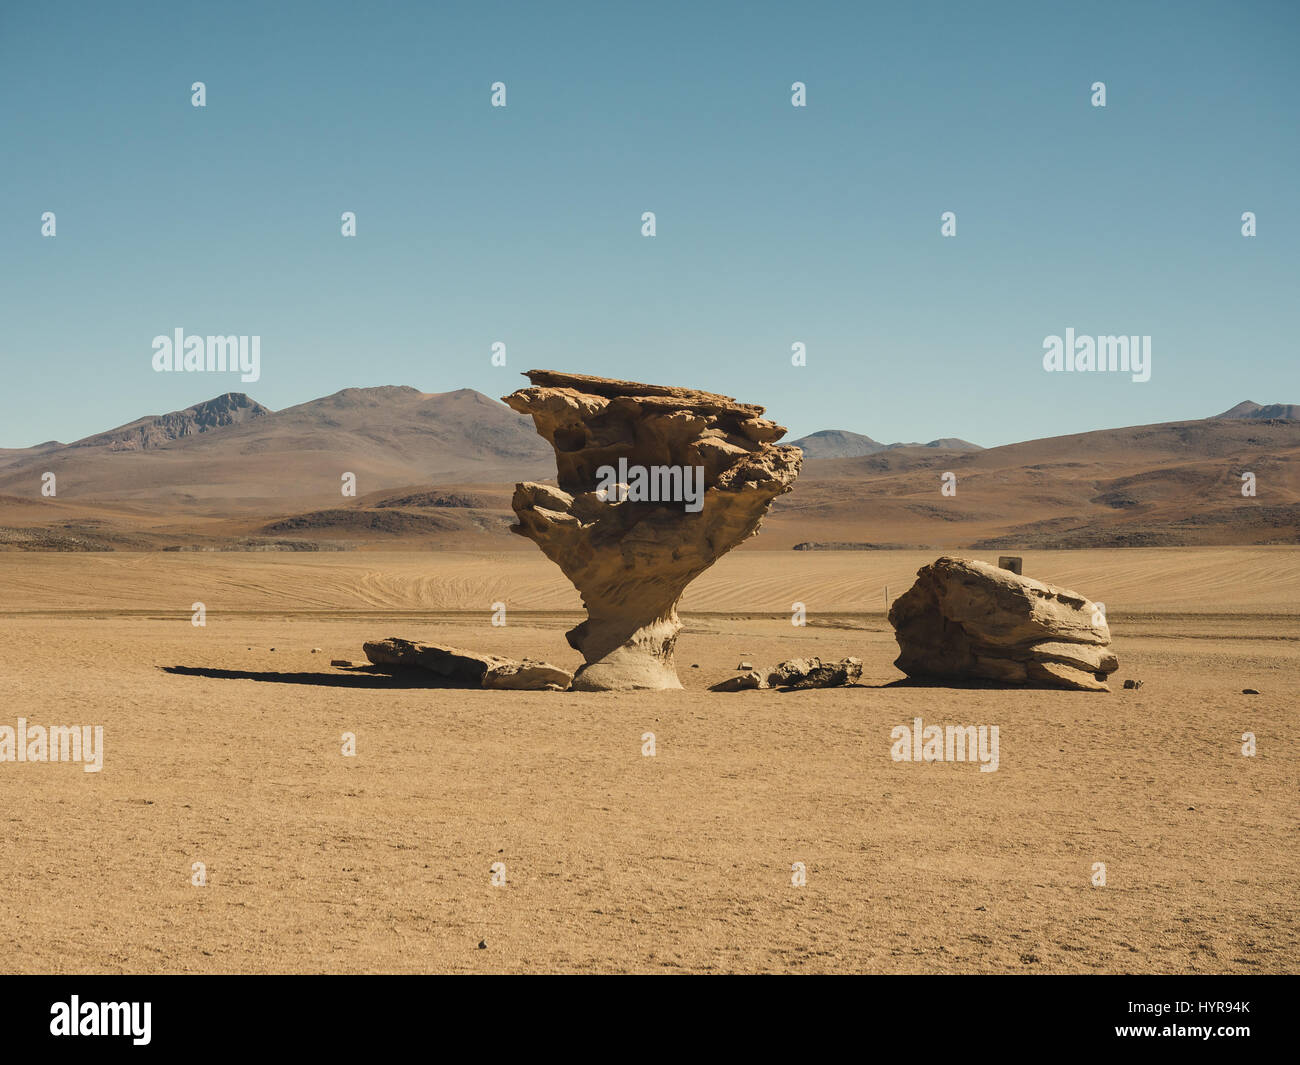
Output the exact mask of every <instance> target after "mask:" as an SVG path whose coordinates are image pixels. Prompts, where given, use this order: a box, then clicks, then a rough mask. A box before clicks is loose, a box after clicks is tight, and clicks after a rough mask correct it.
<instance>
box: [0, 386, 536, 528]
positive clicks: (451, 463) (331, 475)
mask: <svg viewBox="0 0 1300 1065" xmlns="http://www.w3.org/2000/svg"><path fill="white" fill-rule="evenodd" d="M46 471H49V472H52V473H54V474H55V475H56V477H57V483H58V497H57V498H58V499H59V501H61V502H70V501H73V500H76V499H81V500H91V499H93V500H95V501H96V502H100V503H107V502H131V503H137V504H139V505H142V506H149V507H158V508H160V509H162V510H165V511H173V512H175V511H188V512H191V513H207V514H212V515H221V516H231V515H237V514H249V513H261V514H266V513H268V512H270V513H275V512H277V511H278V512H280V513H284V512H285V510H284V508H289V507H300V508H302V509H307V508H308V507H312V508H319V507H320V506H321V505H333V504H334V503H335V502H343V501H344V500H345V499H346V498H347V497H344V496H342V494H341V485H342V477H343V474H345V473H351V474H354V475H355V477H356V483H357V492H358V494H367V493H371V492H375V491H378V490H382V489H395V488H402V487H409V486H411V485H426V486H427V485H429V484H453V483H462V482H476V481H477V482H489V483H494V484H495V483H499V482H502V481H506V480H514V479H516V478H533V479H539V478H545V477H548V476H554V473H555V463H554V456H553V453H552V451H551V449H550V447H549V445H547V443H546V442H545V441H544V440H542V439H541V437H539V436H538V435H537V434H536V432H535V431H534V429H533V424H532V420H531V419H530V418H526V417H524V416H523V415H520V414H516V413H515V412H514V411H512V410H511V409H510V408H509V407H507V406H506V405H505V404H503V403H500V402H498V401H497V400H495V399H489V398H488V397H487V396H484V395H482V394H481V393H479V392H475V391H474V390H473V389H468V388H463V389H459V390H457V391H455V392H441V393H424V392H420V391H419V390H418V389H415V388H410V387H407V386H398V385H391V386H382V387H379V388H347V389H344V390H343V391H341V392H336V393H334V394H333V395H329V396H324V397H322V398H320V399H314V400H311V401H309V402H307V403H300V404H298V405H297V406H293V407H288V408H286V409H284V410H280V411H271V410H269V409H268V408H266V407H264V406H262V405H261V404H260V403H257V402H256V401H255V400H252V399H250V398H249V397H248V396H245V395H243V394H242V393H228V394H226V395H224V396H218V397H216V398H215V399H211V400H208V401H207V402H205V403H198V404H195V406H193V407H189V408H187V409H186V410H183V411H176V412H173V413H172V414H163V415H151V416H149V417H145V418H140V419H138V420H137V421H134V422H131V423H129V424H127V425H123V426H119V427H118V428H116V429H111V430H109V431H107V432H104V433H99V434H96V435H94V436H89V437H86V438H85V439H84V440H78V441H77V442H76V443H74V444H69V445H61V446H56V447H49V446H46V445H43V446H42V447H39V448H28V449H25V450H10V451H7V452H4V453H3V454H0V493H6V494H11V495H15V496H29V497H32V496H34V497H36V498H39V497H40V477H41V475H42V474H43V473H44V472H46Z"/></svg>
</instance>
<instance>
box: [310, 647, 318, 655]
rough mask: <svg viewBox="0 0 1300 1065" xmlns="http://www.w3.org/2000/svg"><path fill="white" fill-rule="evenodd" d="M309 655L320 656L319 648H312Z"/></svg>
mask: <svg viewBox="0 0 1300 1065" xmlns="http://www.w3.org/2000/svg"><path fill="white" fill-rule="evenodd" d="M311 653H312V654H314V655H318V654H320V648H319V647H313V648H312V649H311Z"/></svg>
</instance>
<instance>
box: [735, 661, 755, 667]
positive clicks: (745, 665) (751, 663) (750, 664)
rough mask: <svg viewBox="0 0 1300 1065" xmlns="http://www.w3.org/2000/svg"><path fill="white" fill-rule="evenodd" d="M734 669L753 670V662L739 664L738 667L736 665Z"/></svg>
mask: <svg viewBox="0 0 1300 1065" xmlns="http://www.w3.org/2000/svg"><path fill="white" fill-rule="evenodd" d="M736 668H737V669H753V668H754V663H753V662H741V663H740V665H738V666H737V667H736Z"/></svg>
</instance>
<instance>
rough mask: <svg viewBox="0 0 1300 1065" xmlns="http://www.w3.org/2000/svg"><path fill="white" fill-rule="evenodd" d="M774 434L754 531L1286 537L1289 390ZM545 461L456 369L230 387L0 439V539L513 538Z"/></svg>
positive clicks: (550, 460) (1139, 538)
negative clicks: (1121, 420) (440, 374)
mask: <svg viewBox="0 0 1300 1065" xmlns="http://www.w3.org/2000/svg"><path fill="white" fill-rule="evenodd" d="M792 443H794V444H796V445H798V446H800V447H802V448H804V453H805V459H806V461H805V468H804V472H803V474H802V476H801V477H800V479H799V481H798V482H797V484H796V486H795V491H794V492H793V493H791V494H790V495H787V496H784V497H781V498H780V499H779V500H778V501H777V503H776V504H775V506H774V507H773V510H772V513H771V515H770V516H769V518H768V519H767V521H766V523H765V525H764V533H763V535H762V536H761V537H760V538H759V540H758V541H757V542H758V544H759V546H761V547H766V548H782V547H784V548H788V547H793V546H796V545H799V546H804V547H823V546H826V545H840V546H853V547H857V548H859V549H863V548H871V547H891V546H926V547H929V546H937V547H943V548H947V547H962V546H972V547H973V546H980V547H986V548H988V547H1007V548H1013V547H1016V546H1022V547H1030V546H1038V547H1046V546H1106V545H1111V546H1125V545H1139V544H1140V545H1147V544H1150V545H1153V546H1154V545H1163V544H1224V543H1296V542H1300V405H1296V404H1284V403H1273V404H1267V405H1261V404H1258V403H1254V402H1251V401H1245V402H1242V403H1239V404H1237V405H1236V406H1234V407H1232V408H1230V409H1229V410H1227V411H1224V412H1223V413H1222V414H1219V415H1215V416H1213V417H1211V418H1205V419H1197V420H1191V421H1186V422H1171V423H1164V424H1160V425H1152V426H1136V427H1129V428H1121V429H1103V430H1097V431H1094V432H1091V433H1082V434H1073V435H1070V436H1063V437H1052V438H1047V439H1043V440H1033V441H1027V442H1024V443H1019V444H1010V445H1005V446H1002V447H995V448H987V449H985V448H981V447H979V446H978V445H976V444H972V443H969V442H968V441H964V440H960V439H958V438H955V437H946V438H941V439H937V440H932V441H930V442H928V443H925V444H909V443H894V444H882V443H880V442H878V441H876V440H873V439H872V438H871V437H869V436H866V435H864V434H860V433H856V432H850V431H847V430H833V429H832V430H821V431H819V432H816V433H811V434H809V435H808V436H805V437H801V438H799V439H798V440H795V441H792ZM554 473H555V465H554V456H553V454H552V452H551V449H550V447H549V445H547V444H546V443H545V442H544V441H543V440H542V439H541V438H540V437H539V436H537V434H536V433H535V432H534V430H533V426H532V423H531V420H530V419H528V418H526V417H524V416H522V415H519V414H516V413H515V412H514V411H512V410H510V409H509V408H508V407H506V406H505V405H504V404H502V403H500V402H498V401H497V400H494V399H491V398H489V397H487V396H485V395H482V394H481V393H479V392H476V391H473V390H472V389H460V390H458V391H454V392H443V393H425V392H420V391H419V390H417V389H415V388H410V387H407V386H383V387H378V388H349V389H344V390H343V391H341V392H336V393H334V394H333V395H329V396H324V397H322V398H320V399H315V400H311V401H309V402H306V403H302V404H298V405H297V406H293V407H288V408H285V409H283V410H279V411H273V410H270V409H269V408H267V407H265V406H263V405H262V404H260V403H258V402H257V401H256V400H254V399H252V398H250V397H249V396H247V395H244V394H243V393H238V392H231V393H226V394H225V395H221V396H217V397H215V398H213V399H210V400H207V401H206V402H203V403H198V404H195V405H194V406H192V407H188V408H186V409H185V410H181V411H173V412H170V413H168V414H162V415H151V416H147V417H143V418H139V419H136V420H135V421H132V422H129V423H127V424H126V425H121V426H118V427H117V428H114V429H109V430H107V431H104V432H101V433H96V434H93V435H91V436H88V437H85V438H83V439H81V440H77V441H74V442H73V443H71V444H62V443H59V442H58V441H48V442H46V443H43V444H39V445H37V446H35V447H31V448H18V449H8V450H0V549H6V548H9V549H58V550H113V549H159V548H163V549H182V550H183V549H200V548H214V549H219V548H241V549H249V548H266V549H288V550H319V549H330V548H333V549H338V548H367V547H381V546H390V547H391V546H394V545H400V544H403V543H407V544H410V545H412V546H428V547H454V546H458V545H466V546H469V545H472V544H474V543H479V544H485V543H491V544H494V545H495V546H497V547H501V548H502V549H512V548H519V547H520V545H521V544H522V546H523V547H524V548H527V546H528V545H527V544H526V543H524V542H523V541H522V540H520V539H519V538H515V537H510V536H507V535H505V533H506V530H507V529H508V527H509V525H510V524H512V522H513V516H512V514H511V511H510V506H509V500H510V495H511V492H512V490H513V485H514V482H515V481H519V480H549V479H551V478H553V477H554ZM1244 473H1251V474H1253V475H1254V481H1253V483H1254V484H1255V491H1256V494H1255V495H1243V494H1242V485H1243V484H1244V483H1245V482H1244V481H1243V480H1242V475H1243V474H1244ZM48 474H53V475H54V483H55V485H56V486H57V487H56V492H55V494H54V495H52V496H50V495H43V494H42V485H43V484H44V483H45V481H46V480H48V477H47V475H48ZM349 474H350V475H352V479H353V480H354V481H355V485H356V492H355V495H344V494H343V491H342V487H343V485H344V484H345V483H346V482H347V480H348V478H347V477H346V475H349ZM943 474H951V475H953V479H954V484H955V493H953V494H947V495H944V494H941V491H940V478H941V475H943Z"/></svg>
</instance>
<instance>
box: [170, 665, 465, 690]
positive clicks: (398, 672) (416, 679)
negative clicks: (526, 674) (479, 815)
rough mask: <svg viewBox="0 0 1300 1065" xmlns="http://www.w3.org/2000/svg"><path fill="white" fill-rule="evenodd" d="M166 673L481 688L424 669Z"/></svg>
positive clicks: (335, 684)
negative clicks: (333, 671) (331, 671)
mask: <svg viewBox="0 0 1300 1065" xmlns="http://www.w3.org/2000/svg"><path fill="white" fill-rule="evenodd" d="M158 668H159V669H161V670H162V671H163V672H164V673H173V674H176V675H178V676H182V677H207V678H208V679H209V680H260V681H265V682H267V683H270V684H311V685H315V686H317V687H321V688H479V687H480V685H478V684H466V683H461V682H455V681H449V680H447V679H446V678H444V677H439V676H438V675H437V674H434V673H430V672H429V671H428V670H423V669H401V668H397V667H395V668H393V669H378V668H370V669H364V668H363V669H352V670H346V671H340V672H335V673H283V672H279V671H274V670H268V671H262V672H258V671H255V670H250V669H213V668H210V667H208V666H159V667H158Z"/></svg>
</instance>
